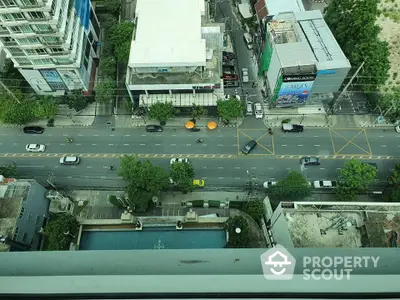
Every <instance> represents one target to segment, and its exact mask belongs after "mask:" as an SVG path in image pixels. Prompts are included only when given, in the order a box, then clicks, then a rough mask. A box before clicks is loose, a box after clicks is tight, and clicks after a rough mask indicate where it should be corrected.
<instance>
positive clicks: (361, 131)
mask: <svg viewBox="0 0 400 300" xmlns="http://www.w3.org/2000/svg"><path fill="white" fill-rule="evenodd" d="M353 130H355V129H353ZM358 130H359V132H358V133H357V134H356V135H355V136H354V137H353V138H352V139H350V140H349V139H348V138H346V137H344V136H343V135H342V134H340V133H338V132H336V131H335V130H333V129H330V132H331V138H332V132H334V133H335V134H336V135H338V136H339V137H341V138H342V139H344V140H345V141H347V143H346V144H345V145H344V146H343V147H342V148H340V149H339V150H338V151H336V150H335V147H334V149H333V150H334V153H335V154H336V155H341V153H340V152H342V151H343V149H344V148H346V147H347V146H348V145H350V144H352V145H353V146H355V147H357V148H358V149H360V150H361V151H363V152H365V153H366V154H368V155H372V153H371V151H370V152H368V151H367V150H365V149H364V148H362V147H360V146H359V145H357V144H356V143H354V142H353V141H354V140H355V139H356V138H357V137H358V136H359V135H360V133H365V129H364V128H362V129H358ZM364 138H365V139H367V137H366V136H365V134H364ZM332 144H333V145H334V144H335V143H334V140H333V138H332ZM343 155H349V154H344V153H343Z"/></svg>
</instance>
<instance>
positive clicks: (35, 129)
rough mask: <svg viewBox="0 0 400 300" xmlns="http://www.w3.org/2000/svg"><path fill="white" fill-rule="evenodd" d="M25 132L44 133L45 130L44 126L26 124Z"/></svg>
mask: <svg viewBox="0 0 400 300" xmlns="http://www.w3.org/2000/svg"><path fill="white" fill-rule="evenodd" d="M23 131H24V133H28V134H42V133H43V131H44V128H43V127H40V126H26V127H24V129H23Z"/></svg>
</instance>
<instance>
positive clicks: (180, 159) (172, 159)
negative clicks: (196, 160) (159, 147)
mask: <svg viewBox="0 0 400 300" xmlns="http://www.w3.org/2000/svg"><path fill="white" fill-rule="evenodd" d="M177 162H180V163H182V162H183V163H187V164H188V163H189V159H187V158H171V161H170V164H171V165H172V164H174V163H177Z"/></svg>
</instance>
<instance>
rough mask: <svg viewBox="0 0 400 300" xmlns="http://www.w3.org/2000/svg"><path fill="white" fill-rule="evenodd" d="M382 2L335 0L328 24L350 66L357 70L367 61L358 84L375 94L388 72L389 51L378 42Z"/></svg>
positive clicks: (328, 8) (330, 6) (327, 17)
mask: <svg viewBox="0 0 400 300" xmlns="http://www.w3.org/2000/svg"><path fill="white" fill-rule="evenodd" d="M378 3H379V0H363V1H354V0H332V1H331V2H330V3H329V5H328V7H327V9H326V12H325V16H324V17H325V21H326V23H327V24H328V26H329V28H330V29H331V31H332V33H333V35H334V36H335V38H336V40H337V42H338V43H339V45H340V47H341V48H342V50H343V52H344V54H345V55H346V57H347V58H348V59H349V60H350V63H351V65H352V66H353V67H354V68H357V67H359V66H360V65H361V63H362V62H363V61H364V60H365V64H364V66H363V68H362V70H361V72H360V73H359V75H360V76H359V81H358V83H359V84H360V85H361V86H362V88H363V89H364V90H365V91H367V92H368V91H376V90H377V86H378V85H381V84H383V83H385V81H386V80H387V78H388V71H389V50H388V45H387V43H386V42H382V41H380V40H379V37H378V34H379V32H380V28H379V26H378V25H376V19H377V17H378V16H379V14H380V11H379V9H378Z"/></svg>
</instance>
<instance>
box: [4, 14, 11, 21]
mask: <svg viewBox="0 0 400 300" xmlns="http://www.w3.org/2000/svg"><path fill="white" fill-rule="evenodd" d="M1 18H2V19H3V21H12V20H14V18H13V15H12V14H1Z"/></svg>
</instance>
